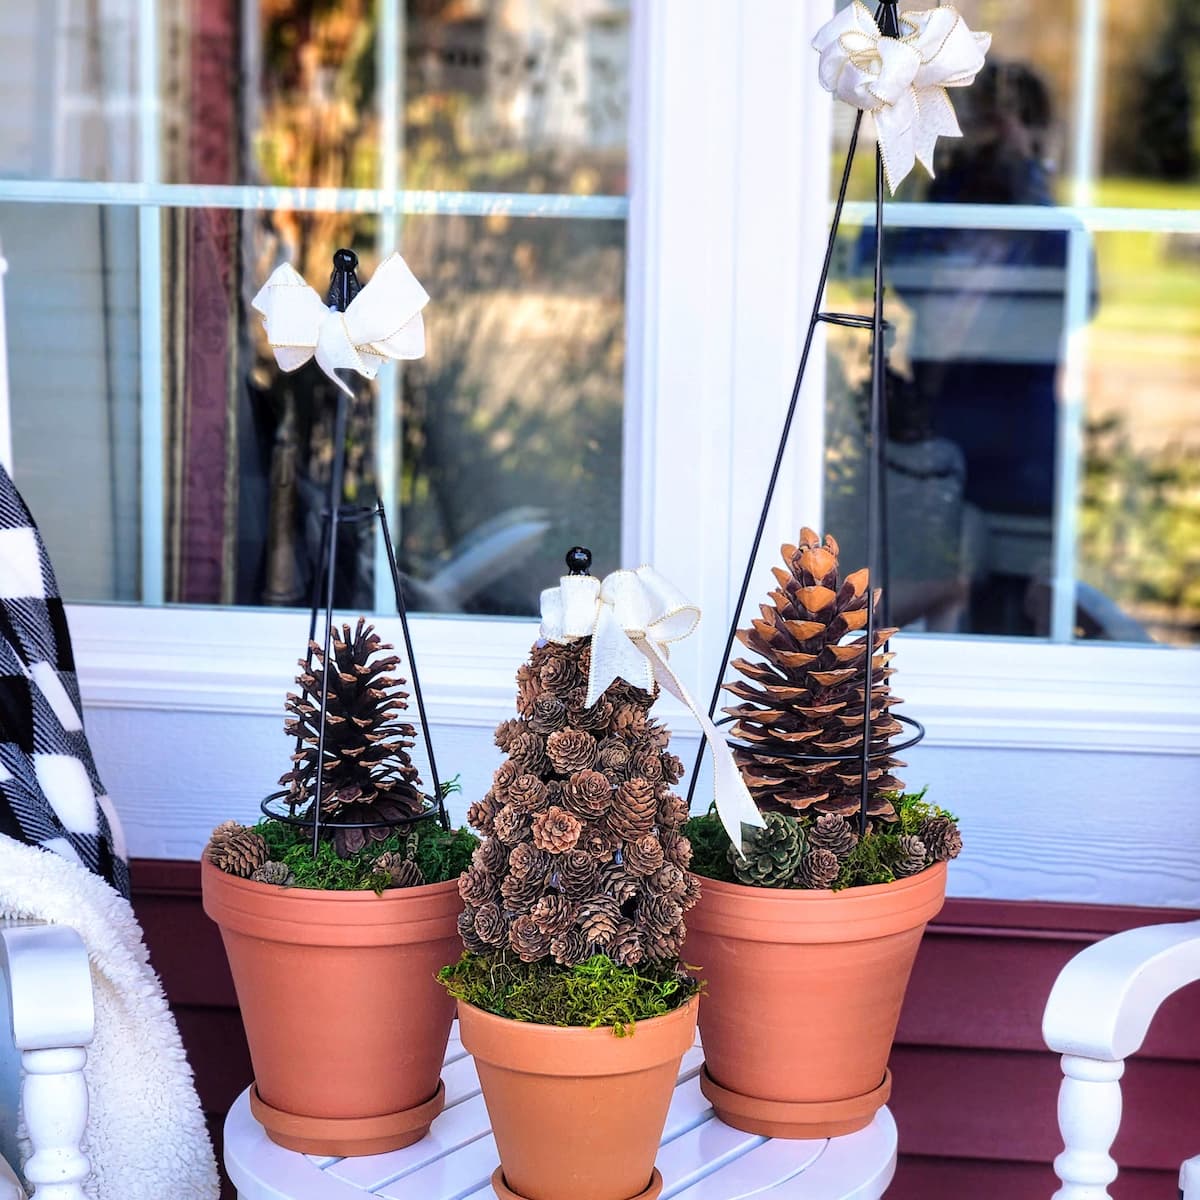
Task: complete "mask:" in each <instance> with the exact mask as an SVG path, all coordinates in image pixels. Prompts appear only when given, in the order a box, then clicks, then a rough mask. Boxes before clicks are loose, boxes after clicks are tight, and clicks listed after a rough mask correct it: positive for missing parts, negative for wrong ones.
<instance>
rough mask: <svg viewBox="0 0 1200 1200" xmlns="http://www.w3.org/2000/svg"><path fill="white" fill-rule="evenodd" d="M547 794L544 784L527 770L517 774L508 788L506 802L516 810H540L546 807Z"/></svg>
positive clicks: (532, 811)
mask: <svg viewBox="0 0 1200 1200" xmlns="http://www.w3.org/2000/svg"><path fill="white" fill-rule="evenodd" d="M548 795H549V792H548V791H547V788H546V785H545V784H544V783H543V782H542V781H541V780H540V779H539V778H538V777H537V776H536V775H530V774H529V773H528V772H527V773H526V774H524V775H518V776H517V777H516V779H514V780H513V781H512V783H511V784H510V785H509V788H508V802H509V804H511V805H512V806H513V808H515V809H516V810H517V812H523V813H536V812H540V811H541V810H542V809H543V808H545V807H546V798H547V796H548Z"/></svg>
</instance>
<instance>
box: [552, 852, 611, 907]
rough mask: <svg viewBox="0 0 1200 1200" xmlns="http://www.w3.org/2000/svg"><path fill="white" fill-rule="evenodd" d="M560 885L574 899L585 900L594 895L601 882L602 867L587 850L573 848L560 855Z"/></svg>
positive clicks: (557, 861) (558, 864)
mask: <svg viewBox="0 0 1200 1200" xmlns="http://www.w3.org/2000/svg"><path fill="white" fill-rule="evenodd" d="M555 866H556V867H557V868H558V886H559V887H560V888H562V890H563V892H564V894H565V895H567V896H569V897H570V898H571V899H572V900H584V899H586V898H587V897H588V896H591V895H594V894H595V892H596V889H597V887H598V886H599V883H600V867H599V864H598V863H597V862H596V860H595V859H594V858H593V857H592V856H591V855H590V854H589V853H588V852H587V851H586V850H572V851H570V853H568V854H562V855H559V857H558V858H557V860H556V861H555Z"/></svg>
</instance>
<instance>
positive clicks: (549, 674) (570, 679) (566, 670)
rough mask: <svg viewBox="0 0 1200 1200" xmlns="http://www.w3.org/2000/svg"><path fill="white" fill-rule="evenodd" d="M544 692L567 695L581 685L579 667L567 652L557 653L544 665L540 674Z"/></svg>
mask: <svg viewBox="0 0 1200 1200" xmlns="http://www.w3.org/2000/svg"><path fill="white" fill-rule="evenodd" d="M538 678H539V681H540V682H541V685H542V691H543V692H549V693H550V694H551V695H552V696H566V695H567V694H568V693H569V692H571V691H572V690H574V689H575V688H576V687H578V686H579V681H580V675H579V668H578V667H576V665H575V663H574V661H573V660H572V658H570V657H569V656H568V655H567V654H566V653H563V654H559V655H556V656H555V657H553V658H551V659H550V660H549V661H548V662H547V663H545V665H544V666H543V667H542V669H541V671H540V672H539V675H538Z"/></svg>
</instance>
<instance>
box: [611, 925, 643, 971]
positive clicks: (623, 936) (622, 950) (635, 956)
mask: <svg viewBox="0 0 1200 1200" xmlns="http://www.w3.org/2000/svg"><path fill="white" fill-rule="evenodd" d="M644 953H645V951H644V950H643V949H642V939H641V938H640V937H639V936H638V931H637V930H636V929H635V928H634V927H633V924H632V923H631V922H629V921H622V922H621V924H620V925H618V926H617V932H616V933H615V934H614V935H613V939H612V941H611V942H610V943H609V947H608V957H609V958H611V959H612V960H613V962H615V963H616V964H617V965H618V966H621V967H636V966H637V965H638V963H640V962H641V961H642V956H643V954H644Z"/></svg>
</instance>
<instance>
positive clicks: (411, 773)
mask: <svg viewBox="0 0 1200 1200" xmlns="http://www.w3.org/2000/svg"><path fill="white" fill-rule="evenodd" d="M331 645H332V661H331V662H330V663H329V673H328V674H329V678H328V680H327V681H326V679H325V655H324V650H323V648H322V647H321V646H318V645H317V643H316V642H313V643H311V644H310V647H309V649H310V655H311V661H310V662H306V661H304V660H303V659H302V660H301V662H300V666H301V668H302V670H301V672H300V674H299V675H298V676H297V677H296V683H297V684H298V685H299V689H300V690H299V692H298V693H297V692H293V693H292V694H290V695H289V696H288V698H287V705H286V707H287V710H288V712H289V713H290V714H291V716H290V717H289V718H288V720H287V721H285V723H284V728H285V729H286V731H287V732H288V733H289V734H291V735H292V736H293V737H295V738H296V739H297V740H298V743H299V746H298V749H297V751H296V753H295V754H293V755H292V759H293V762H294V763H295V766H294V767H293V768H292V770H290V771H288V772H286V773H285V774H284V775H283V776H282V777H281V778H280V780H279V782H280V783H281V784H283V785H284V786H285V787H286V788H287V790H288V803H289V805H290V806H291V807H292V808H293V809H298V808H303V807H305V806H310V805H311V804H312V802H313V800H314V798H315V797H314V792H315V789H316V782H317V750H318V744H319V741H320V737H321V721H322V715H321V695H322V691H323V689H324V688H325V687H326V683H327V690H325V692H324V695H325V714H324V722H325V746H324V750H325V763H324V770H323V772H322V777H321V796H320V798H319V802H320V806H321V817H322V820H325V819H328V820H329V822H330V825H331V827H333V828H334V844H335V845H336V847H337V851H338V853H339V854H341V855H342V856H343V857H344V856H346V855H348V854H351V853H353V852H355V851H357V850H360V849H361V848H362V847H363V846H364V845H365V844H366V843H367V842H368V841H383V840H384V839H385V838H387V837H388V835H389V834H390V833H391V828H390V827H388V826H387V825H381V826H379V827H377V828H374V829H347V828H344V827H338V823H339V822H345V823H353V822H367V821H382V822H389V821H391V822H397V821H402V820H404V819H405V818H408V817H412V816H415V815H416V814H417V813H419V812H420V811H421V808H422V806H423V804H424V800H423V798H422V796H421V790H420V778H419V776H418V773H417V768H416V767H415V766H413V763H412V759H411V758H410V757H409V754H408V752H409V750H410V749H411V748H412V746H413V741H414V738H415V736H416V735H415V731H414V729H413V727H412V726H411V725H410V724H408V723H407V722H405V721H403V720H401V719H400V716H399V714H400V713H402V712H404V711H405V709H407V708H408V695H407V693H406V692H405V691H404V690H403V688H402V686H401V685H402V684H403V682H404V680H402V679H400V678H398V677H393V676H392V675H391V674H389V672H391V671H392V670H393V668H395V667H396V666H398V665H399V663H400V659H399V658H397V657H395V656H394V655H388V654H386V653H385V651H388V650H390V649H392V647H391V646H389V645H386V644H385V643H384V642H382V641H381V640H380V638H379V635H378V634H377V633H376V632H375V629H374V627H373V626H371V625H368V624H367V622H366V621H365V620H364V619H363V618H362V617H360V618H359V621H358V626H357V628H356V629H355V630H354V631H353V633H352V632H351V630H350V626H349V625H343V626H342V632H341V636H340V637H339V636H338V633H337V631H336V630H335V631H334V633H333V638H332V643H331Z"/></svg>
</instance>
